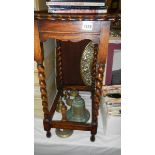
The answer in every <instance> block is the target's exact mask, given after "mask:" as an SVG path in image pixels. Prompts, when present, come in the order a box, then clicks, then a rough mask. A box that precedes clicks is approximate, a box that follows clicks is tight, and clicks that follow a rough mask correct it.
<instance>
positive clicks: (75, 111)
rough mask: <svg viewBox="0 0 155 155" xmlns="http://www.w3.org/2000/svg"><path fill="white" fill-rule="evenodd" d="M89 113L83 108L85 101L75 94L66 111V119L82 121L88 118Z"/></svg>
mask: <svg viewBox="0 0 155 155" xmlns="http://www.w3.org/2000/svg"><path fill="white" fill-rule="evenodd" d="M89 117H90V113H89V111H88V110H87V109H86V108H85V101H84V99H83V98H81V96H80V95H79V96H76V97H75V99H74V100H73V103H72V106H71V108H70V109H69V110H68V111H67V120H69V121H73V122H84V123H86V122H87V121H88V120H89Z"/></svg>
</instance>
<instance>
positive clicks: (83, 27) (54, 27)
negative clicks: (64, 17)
mask: <svg viewBox="0 0 155 155" xmlns="http://www.w3.org/2000/svg"><path fill="white" fill-rule="evenodd" d="M100 25H101V23H100V21H74V22H72V21H70V22H69V21H68V22H66V21H61V22H59V21H48V20H42V21H40V25H39V31H40V32H54V33H64V32H65V33H79V32H97V33H99V32H100Z"/></svg>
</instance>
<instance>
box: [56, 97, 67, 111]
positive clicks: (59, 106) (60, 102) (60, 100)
mask: <svg viewBox="0 0 155 155" xmlns="http://www.w3.org/2000/svg"><path fill="white" fill-rule="evenodd" d="M64 104H65V103H64V102H63V101H62V98H60V99H59V101H58V104H57V107H56V111H57V112H59V113H61V107H62V106H63V105H64Z"/></svg>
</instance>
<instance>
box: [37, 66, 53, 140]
mask: <svg viewBox="0 0 155 155" xmlns="http://www.w3.org/2000/svg"><path fill="white" fill-rule="evenodd" d="M37 68H38V78H39V84H40V92H41V99H42V106H43V112H44V120H43V124H44V130H45V131H47V134H46V136H47V137H51V133H50V129H51V126H50V116H49V110H48V98H47V90H46V82H45V70H44V66H43V64H38V66H37Z"/></svg>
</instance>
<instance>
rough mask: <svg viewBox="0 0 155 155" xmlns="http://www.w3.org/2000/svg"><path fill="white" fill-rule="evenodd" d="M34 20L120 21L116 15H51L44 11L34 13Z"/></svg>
mask: <svg viewBox="0 0 155 155" xmlns="http://www.w3.org/2000/svg"><path fill="white" fill-rule="evenodd" d="M34 19H35V20H44V19H46V20H52V21H107V20H109V21H116V20H120V15H118V14H51V13H47V12H45V11H35V12H34Z"/></svg>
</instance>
